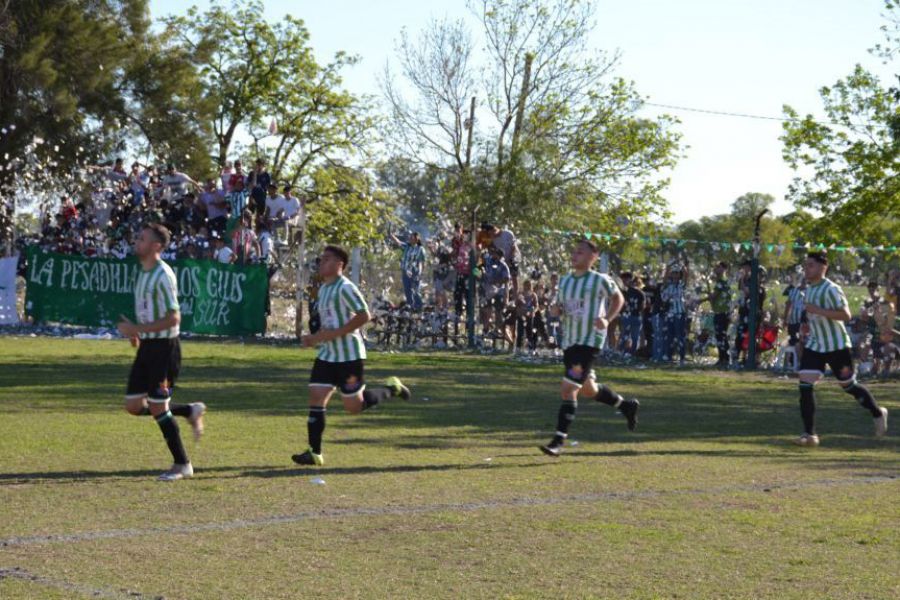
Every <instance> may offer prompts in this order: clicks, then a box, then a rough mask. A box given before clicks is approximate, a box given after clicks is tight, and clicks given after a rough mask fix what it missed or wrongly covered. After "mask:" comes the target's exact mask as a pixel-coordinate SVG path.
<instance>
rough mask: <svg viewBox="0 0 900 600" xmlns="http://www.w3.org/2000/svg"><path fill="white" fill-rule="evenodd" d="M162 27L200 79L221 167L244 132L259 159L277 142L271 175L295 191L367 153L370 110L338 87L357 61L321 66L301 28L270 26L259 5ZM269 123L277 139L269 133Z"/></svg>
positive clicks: (240, 2)
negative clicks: (267, 144)
mask: <svg viewBox="0 0 900 600" xmlns="http://www.w3.org/2000/svg"><path fill="white" fill-rule="evenodd" d="M163 21H164V23H165V24H166V35H167V40H168V42H169V44H171V45H172V46H174V47H176V48H177V47H181V48H184V49H185V50H186V52H187V54H188V56H189V58H190V61H191V62H192V64H193V65H194V66H195V67H196V69H197V70H198V71H199V73H200V77H201V81H202V84H203V88H202V89H203V91H202V97H201V98H202V102H203V103H205V104H206V105H207V106H209V109H210V113H211V126H212V139H211V140H210V141H211V144H210V145H211V146H212V147H213V148H214V150H213V152H212V157H213V159H214V160H215V162H216V163H217V164H218V165H220V166H221V165H223V164H224V163H225V161H226V159H227V157H228V153H229V151H230V150H231V149H232V144H233V142H234V141H235V139H236V136H238V135H239V134H240V133H241V132H244V133H247V134H250V135H251V136H252V137H253V138H254V152H255V153H256V154H257V155H260V154H265V153H266V149H265V148H260V147H259V142H260V141H261V140H263V139H264V138H272V139H271V141H273V143H274V148H273V150H272V156H271V157H270V158H271V160H272V164H271V165H270V172H271V173H272V174H273V176H274V177H275V178H276V179H283V180H285V181H287V182H290V183H294V184H297V183H298V182H300V181H301V180H302V178H303V177H306V176H309V175H310V173H311V172H312V171H313V170H314V169H315V168H316V167H318V166H319V165H320V164H321V163H323V162H327V161H329V160H340V159H342V158H346V156H347V155H348V154H350V153H353V152H356V151H359V150H360V149H361V148H362V147H363V146H364V145H365V143H366V141H367V135H368V132H369V130H370V129H371V127H372V122H371V119H370V118H369V117H368V116H367V114H366V113H367V109H366V107H365V106H364V105H363V103H362V102H361V101H360V100H359V99H358V98H356V97H355V96H353V95H351V94H349V93H348V92H346V91H345V90H343V89H341V87H340V85H341V77H340V73H341V70H342V69H343V68H344V67H346V66H348V65H352V64H354V63H355V62H356V59H355V58H354V57H350V56H347V55H345V54H343V53H338V55H337V56H336V57H335V59H334V60H333V61H332V62H331V63H329V64H326V65H324V66H323V65H320V64H318V63H317V62H316V60H315V57H314V55H313V50H312V48H311V46H310V45H309V32H308V30H307V29H306V26H305V25H304V23H303V21H302V20H300V19H296V18H294V17H291V16H290V15H288V16H285V17H284V18H283V19H282V20H281V21H279V22H277V23H274V24H272V23H269V22H268V21H266V20H265V19H264V18H263V5H262V2H260V1H259V0H235V1H234V2H233V3H232V4H231V6H230V7H228V8H225V7H223V6H222V5H220V4H218V3H216V2H214V3H213V4H212V5H211V6H210V8H209V9H208V10H207V11H206V12H203V13H201V12H200V11H199V10H198V9H197V8H196V7H192V8H191V9H189V10H188V12H187V14H186V15H184V16H172V17H167V18H165V19H164V20H163ZM272 118H274V120H275V123H276V129H277V133H276V132H275V131H269V124H270V121H271V119H272ZM305 183H311V182H310V181H306V182H305Z"/></svg>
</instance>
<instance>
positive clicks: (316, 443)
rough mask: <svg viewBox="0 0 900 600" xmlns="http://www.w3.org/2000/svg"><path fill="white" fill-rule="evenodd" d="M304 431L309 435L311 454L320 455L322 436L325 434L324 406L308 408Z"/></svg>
mask: <svg viewBox="0 0 900 600" xmlns="http://www.w3.org/2000/svg"><path fill="white" fill-rule="evenodd" d="M306 431H307V432H308V433H309V447H310V448H312V451H313V453H314V454H322V434H323V433H324V432H325V407H324V406H310V407H309V419H307V420H306Z"/></svg>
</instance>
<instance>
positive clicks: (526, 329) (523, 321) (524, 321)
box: [516, 279, 539, 351]
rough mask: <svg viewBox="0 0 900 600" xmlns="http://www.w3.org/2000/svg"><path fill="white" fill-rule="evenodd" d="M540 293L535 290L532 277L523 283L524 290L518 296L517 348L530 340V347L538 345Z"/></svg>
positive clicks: (533, 348) (519, 348)
mask: <svg viewBox="0 0 900 600" xmlns="http://www.w3.org/2000/svg"><path fill="white" fill-rule="evenodd" d="M538 303H539V300H538V295H537V294H536V293H535V292H534V289H533V284H532V282H531V280H530V279H526V280H525V282H524V283H523V284H522V292H521V293H520V294H519V295H518V296H517V297H516V349H517V350H521V349H522V348H523V346H524V345H525V341H526V340H527V341H528V349H529V350H532V351H533V350H535V349H536V347H537V329H536V327H535V323H534V320H535V315H537V312H538V309H539V305H538Z"/></svg>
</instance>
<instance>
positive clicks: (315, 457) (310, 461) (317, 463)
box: [291, 448, 325, 467]
mask: <svg viewBox="0 0 900 600" xmlns="http://www.w3.org/2000/svg"><path fill="white" fill-rule="evenodd" d="M291 460H292V461H294V462H295V463H297V464H298V465H310V466H314V467H321V466H322V465H324V464H325V457H324V456H322V455H321V454H316V453H315V452H313V451H312V448H308V449H307V450H306V452H304V453H303V454H295V455H293V456H292V457H291Z"/></svg>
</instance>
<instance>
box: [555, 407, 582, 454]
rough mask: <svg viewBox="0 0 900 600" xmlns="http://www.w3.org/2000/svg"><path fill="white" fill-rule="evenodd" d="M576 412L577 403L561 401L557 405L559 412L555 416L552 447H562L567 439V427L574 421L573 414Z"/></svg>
mask: <svg viewBox="0 0 900 600" xmlns="http://www.w3.org/2000/svg"><path fill="white" fill-rule="evenodd" d="M577 410H578V401H576V400H563V401H562V404H560V405H559V412H558V413H557V415H556V435H554V436H553V441H552V442H551V443H550V444H551V445H552V446H562V445H563V442H565V441H566V438H567V437H569V426H570V425H572V421H574V420H575V412H576V411H577Z"/></svg>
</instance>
